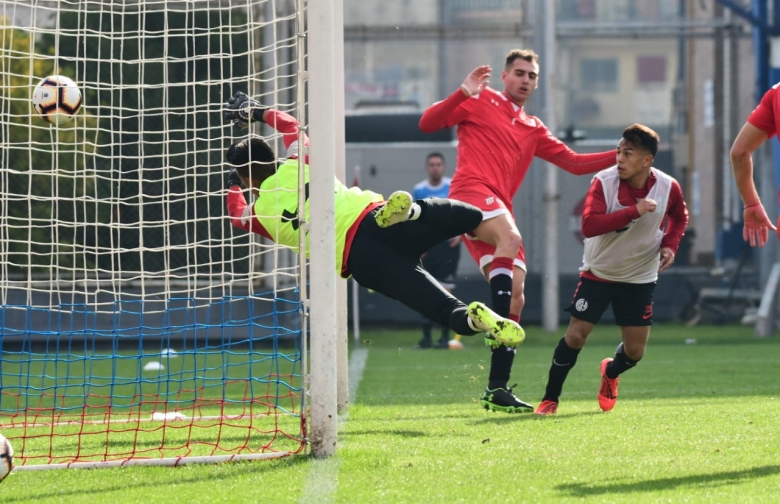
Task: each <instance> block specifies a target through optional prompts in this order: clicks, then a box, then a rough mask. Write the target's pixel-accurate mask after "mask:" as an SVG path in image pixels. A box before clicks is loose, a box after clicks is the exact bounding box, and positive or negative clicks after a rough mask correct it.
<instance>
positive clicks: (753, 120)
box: [747, 82, 780, 137]
mask: <svg viewBox="0 0 780 504" xmlns="http://www.w3.org/2000/svg"><path fill="white" fill-rule="evenodd" d="M779 86H780V82H778V83H777V84H775V85H774V86H772V89H770V90H769V91H767V92H766V93H764V96H763V97H762V98H761V102H759V104H758V106H757V107H756V108H755V110H753V112H751V113H750V115H749V116H748V119H747V120H748V122H749V123H750V124H752V125H753V126H755V127H756V128H758V129H760V130H762V131H764V132H766V133H767V134H768V135H769V136H770V137H772V135H776V134H777V132H778V131H780V124H778V123H780V99H778V96H777V94H778V93H780V90H778V87H779Z"/></svg>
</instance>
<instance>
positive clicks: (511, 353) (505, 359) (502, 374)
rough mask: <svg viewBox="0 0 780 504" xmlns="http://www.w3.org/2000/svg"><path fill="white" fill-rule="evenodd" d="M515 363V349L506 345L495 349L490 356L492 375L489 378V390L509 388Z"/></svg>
mask: <svg viewBox="0 0 780 504" xmlns="http://www.w3.org/2000/svg"><path fill="white" fill-rule="evenodd" d="M514 361H515V349H514V348H510V347H507V346H504V345H499V346H497V347H495V348H493V352H492V353H491V354H490V375H489V376H488V388H489V389H491V390H493V389H496V388H508V387H509V375H510V373H511V372H512V363H513V362H514Z"/></svg>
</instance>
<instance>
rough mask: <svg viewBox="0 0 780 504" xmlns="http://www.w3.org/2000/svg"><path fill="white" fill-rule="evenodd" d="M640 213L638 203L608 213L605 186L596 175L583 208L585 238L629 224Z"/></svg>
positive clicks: (583, 232)
mask: <svg viewBox="0 0 780 504" xmlns="http://www.w3.org/2000/svg"><path fill="white" fill-rule="evenodd" d="M643 201H644V200H643ZM640 215H641V214H640V212H639V206H638V205H634V206H631V207H628V208H624V209H622V210H618V211H617V212H612V213H607V200H606V198H605V197H604V188H603V187H602V186H601V180H599V179H597V178H595V177H594V178H593V182H592V183H591V184H590V189H588V195H587V196H586V197H585V205H584V207H583V209H582V234H583V235H584V236H585V238H592V237H594V236H599V235H603V234H607V233H611V232H613V231H617V230H618V229H622V228H624V227H626V226H628V225H629V224H631V222H632V221H634V220H636V219H638V218H639V217H640Z"/></svg>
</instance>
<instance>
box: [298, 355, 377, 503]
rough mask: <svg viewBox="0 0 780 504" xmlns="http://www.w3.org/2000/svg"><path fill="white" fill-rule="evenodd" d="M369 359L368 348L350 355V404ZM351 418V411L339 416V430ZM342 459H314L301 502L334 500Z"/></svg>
mask: <svg viewBox="0 0 780 504" xmlns="http://www.w3.org/2000/svg"><path fill="white" fill-rule="evenodd" d="M367 359H368V349H365V348H356V349H354V350H353V351H352V355H351V356H350V357H349V404H350V406H351V405H353V404H355V398H356V397H357V389H358V385H360V380H361V379H362V378H363V370H364V369H365V367H366V360H367ZM348 419H349V411H347V412H346V413H344V414H343V415H341V416H340V417H339V432H341V430H342V428H343V427H344V424H345V423H346V422H347V420H348ZM341 446H344V440H343V439H340V440H339V447H341ZM340 465H341V459H339V456H338V454H336V455H334V456H332V457H330V458H328V459H312V464H311V468H310V469H309V475H308V476H306V483H305V484H304V486H303V493H302V494H301V499H300V501H299V502H300V503H301V504H309V503H312V502H316V503H317V504H329V503H331V502H333V501H334V497H335V495H336V489H337V487H338V478H339V466H340Z"/></svg>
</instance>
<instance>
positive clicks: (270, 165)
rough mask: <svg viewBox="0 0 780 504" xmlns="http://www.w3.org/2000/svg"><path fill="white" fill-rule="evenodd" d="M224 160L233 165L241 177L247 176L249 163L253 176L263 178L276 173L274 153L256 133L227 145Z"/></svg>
mask: <svg viewBox="0 0 780 504" xmlns="http://www.w3.org/2000/svg"><path fill="white" fill-rule="evenodd" d="M225 160H226V161H227V162H228V163H230V164H231V165H233V166H235V167H236V171H237V172H238V174H239V175H241V176H242V177H246V178H249V173H250V165H251V172H252V176H253V178H260V179H261V180H264V179H265V178H267V177H269V176H270V175H272V174H274V173H276V166H277V162H276V154H275V153H274V150H273V149H272V148H271V146H270V145H268V143H267V142H266V141H265V140H263V139H262V138H261V137H259V136H258V135H250V136H248V137H246V138H244V139H243V140H239V141H237V142H234V143H233V144H232V145H231V146H230V147H228V150H227V152H226V153H225Z"/></svg>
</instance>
